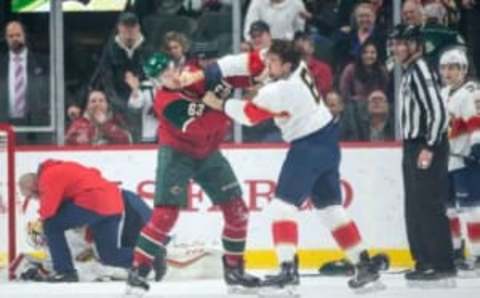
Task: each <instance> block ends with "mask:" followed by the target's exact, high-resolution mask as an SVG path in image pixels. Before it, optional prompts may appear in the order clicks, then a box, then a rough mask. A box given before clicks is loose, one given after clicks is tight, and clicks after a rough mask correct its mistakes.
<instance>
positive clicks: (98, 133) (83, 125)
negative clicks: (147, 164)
mask: <svg viewBox="0 0 480 298" xmlns="http://www.w3.org/2000/svg"><path fill="white" fill-rule="evenodd" d="M124 127H125V125H124V124H123V120H122V119H121V118H120V117H119V116H117V115H115V116H113V117H111V118H110V119H108V120H107V122H105V123H104V124H103V125H100V126H97V125H95V123H94V122H93V121H91V120H89V119H88V118H86V117H80V118H78V119H76V120H75V121H73V122H72V124H71V125H70V127H69V128H68V131H67V133H66V136H65V139H66V140H65V142H66V143H67V145H99V144H130V143H131V137H130V133H129V132H128V130H126V129H124Z"/></svg>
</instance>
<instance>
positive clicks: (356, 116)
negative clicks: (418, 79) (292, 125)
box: [340, 90, 395, 142]
mask: <svg viewBox="0 0 480 298" xmlns="http://www.w3.org/2000/svg"><path fill="white" fill-rule="evenodd" d="M392 115H393V113H392V111H391V110H390V106H389V103H388V99H387V96H386V95H385V92H384V91H383V90H375V91H373V92H371V93H370V94H369V96H368V98H367V100H366V101H354V102H349V103H347V104H346V105H345V108H344V111H343V114H342V118H341V122H340V128H341V139H342V140H343V141H356V142H359V141H360V142H370V141H392V140H394V139H395V126H394V123H393V116H392Z"/></svg>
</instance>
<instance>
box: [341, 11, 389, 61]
mask: <svg viewBox="0 0 480 298" xmlns="http://www.w3.org/2000/svg"><path fill="white" fill-rule="evenodd" d="M353 17H354V27H353V28H352V30H351V31H350V32H343V31H338V33H337V35H336V36H335V38H334V39H335V55H336V63H335V65H336V67H337V69H338V70H342V69H343V68H344V66H345V65H347V64H348V63H350V62H351V61H353V60H355V57H357V56H358V55H359V53H360V51H361V48H362V45H363V44H364V43H365V42H366V41H367V40H370V41H373V42H374V43H375V44H376V48H377V55H378V59H379V60H380V61H385V56H386V38H385V32H383V31H382V30H383V29H384V28H383V29H382V28H378V27H376V26H375V20H376V15H375V10H374V8H373V6H372V5H371V4H370V3H360V4H359V5H358V6H356V8H355V10H354V12H353Z"/></svg>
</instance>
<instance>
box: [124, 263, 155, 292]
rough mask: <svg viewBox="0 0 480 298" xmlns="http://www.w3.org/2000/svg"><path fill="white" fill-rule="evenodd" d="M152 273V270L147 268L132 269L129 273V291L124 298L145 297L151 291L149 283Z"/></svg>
mask: <svg viewBox="0 0 480 298" xmlns="http://www.w3.org/2000/svg"><path fill="white" fill-rule="evenodd" d="M150 271H151V269H150V268H149V267H146V266H140V267H132V268H131V269H130V270H129V271H128V278H127V290H126V291H125V296H124V297H138V298H140V297H143V296H144V295H145V294H146V293H147V292H148V290H149V289H150V285H149V284H148V282H147V277H148V274H149V273H150Z"/></svg>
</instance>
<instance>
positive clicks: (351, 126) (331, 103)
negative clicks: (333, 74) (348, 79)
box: [325, 90, 359, 141]
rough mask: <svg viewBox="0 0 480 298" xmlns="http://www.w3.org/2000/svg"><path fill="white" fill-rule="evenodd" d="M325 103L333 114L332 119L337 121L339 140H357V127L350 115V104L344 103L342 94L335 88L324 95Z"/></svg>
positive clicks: (354, 119)
mask: <svg viewBox="0 0 480 298" xmlns="http://www.w3.org/2000/svg"><path fill="white" fill-rule="evenodd" d="M325 104H326V105H327V107H328V109H329V110H330V113H332V115H333V121H335V122H337V123H338V125H339V131H340V140H341V141H358V139H359V132H358V130H359V128H358V124H357V123H356V122H355V121H356V118H354V117H353V116H352V109H351V108H350V107H351V106H352V104H345V102H344V100H343V98H342V96H341V95H340V93H339V92H338V91H336V90H332V91H330V92H328V93H327V95H326V96H325Z"/></svg>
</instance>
